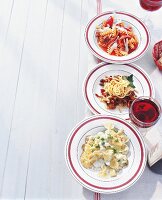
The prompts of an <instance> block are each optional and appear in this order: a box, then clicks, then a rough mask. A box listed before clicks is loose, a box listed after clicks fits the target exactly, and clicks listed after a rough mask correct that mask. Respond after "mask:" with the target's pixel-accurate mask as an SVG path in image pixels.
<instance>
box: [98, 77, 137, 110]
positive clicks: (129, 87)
mask: <svg viewBox="0 0 162 200" xmlns="http://www.w3.org/2000/svg"><path fill="white" fill-rule="evenodd" d="M100 86H101V87H102V89H101V95H98V94H96V96H97V97H98V98H99V99H100V101H101V102H104V103H105V104H106V105H107V108H108V109H115V108H116V107H117V106H121V107H125V106H127V107H129V106H130V104H131V103H132V101H133V100H134V99H135V98H136V94H135V86H134V84H133V75H130V76H121V75H116V76H109V77H107V76H106V77H105V78H104V79H101V80H100Z"/></svg>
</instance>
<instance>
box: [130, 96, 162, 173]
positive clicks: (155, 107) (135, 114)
mask: <svg viewBox="0 0 162 200" xmlns="http://www.w3.org/2000/svg"><path fill="white" fill-rule="evenodd" d="M129 116H130V119H131V121H132V122H133V124H134V125H135V126H137V127H138V128H139V130H142V129H148V128H150V127H152V126H154V125H155V124H156V123H157V122H158V120H159V119H160V116H161V106H160V104H159V103H158V102H157V101H156V100H155V99H154V98H152V97H139V98H137V99H135V100H134V101H133V102H132V104H131V106H130V108H129ZM148 167H149V168H150V169H151V171H152V172H155V173H157V174H161V175H162V159H160V160H159V161H157V162H156V163H155V164H153V165H152V166H149V165H148Z"/></svg>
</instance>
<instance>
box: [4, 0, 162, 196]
mask: <svg viewBox="0 0 162 200" xmlns="http://www.w3.org/2000/svg"><path fill="white" fill-rule="evenodd" d="M102 8H103V11H106V10H122V11H127V12H131V13H133V14H135V15H137V16H138V17H144V16H145V15H146V14H145V12H144V11H143V10H142V9H141V8H140V6H139V3H138V1H137V0H132V1H130V0H123V1H120V0H109V1H108V0H103V2H102ZM95 15H96V0H88V1H86V0H0V199H55V200H59V199H60V200H61V199H74V200H76V199H80V200H83V199H86V200H90V199H93V198H95V197H94V193H93V192H91V191H88V190H86V189H84V188H82V186H80V185H79V184H78V183H77V182H76V181H75V180H74V179H73V177H72V176H71V175H70V173H69V171H68V169H67V167H66V165H65V161H64V145H65V140H66V137H67V135H68V133H69V131H70V130H71V129H72V128H73V126H75V124H76V123H77V122H79V121H80V120H82V119H83V118H84V117H85V115H86V112H87V107H86V105H85V103H84V100H83V97H82V82H83V79H84V77H85V75H86V73H87V72H88V69H89V66H90V65H91V66H92V64H93V63H94V62H92V60H93V59H94V57H92V55H91V53H90V51H89V50H88V48H87V46H86V43H85V40H84V29H85V26H86V24H87V23H88V21H89V19H90V18H92V17H93V16H95ZM161 18H162V10H159V11H156V12H154V13H152V14H151V16H150V18H149V19H150V20H151V26H150V32H151V36H152V41H151V44H150V49H149V50H148V52H147V53H146V55H145V56H144V57H143V58H142V59H140V60H139V61H137V62H136V64H138V65H140V66H141V67H142V68H143V69H144V70H146V71H147V72H148V73H149V74H150V76H151V78H152V80H153V82H154V83H155V85H156V95H157V98H158V100H159V101H160V102H162V93H161V88H162V80H161V78H162V73H161V72H159V70H158V69H157V68H156V67H155V65H154V63H153V60H152V56H151V49H152V46H153V44H154V43H155V42H157V41H159V40H160V39H162V34H161V33H162V26H161ZM100 198H101V199H111V200H112V199H113V200H118V199H122V200H127V199H128V200H131V199H138V200H139V199H141V200H149V199H152V200H157V199H158V200H161V199H162V176H160V175H156V174H153V173H152V172H151V171H150V170H149V169H148V168H146V170H145V172H144V175H143V176H142V177H141V178H140V180H139V181H138V182H137V183H136V184H135V185H134V186H133V187H132V188H130V189H129V190H126V191H124V192H121V193H118V194H113V195H109V196H108V195H101V196H100Z"/></svg>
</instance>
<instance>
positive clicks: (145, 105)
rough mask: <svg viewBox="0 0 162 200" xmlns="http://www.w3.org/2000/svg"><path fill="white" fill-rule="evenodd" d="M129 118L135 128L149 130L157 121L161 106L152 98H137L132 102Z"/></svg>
mask: <svg viewBox="0 0 162 200" xmlns="http://www.w3.org/2000/svg"><path fill="white" fill-rule="evenodd" d="M129 116H130V119H131V121H132V122H133V123H134V124H135V125H136V126H137V127H140V128H149V127H151V126H153V125H155V124H156V123H157V121H158V120H159V118H160V116H161V106H160V104H159V103H158V102H157V101H156V100H155V99H153V98H152V97H139V98H137V99H135V100H134V101H133V102H132V104H131V106H130V109H129Z"/></svg>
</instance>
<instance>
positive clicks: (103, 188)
mask: <svg viewBox="0 0 162 200" xmlns="http://www.w3.org/2000/svg"><path fill="white" fill-rule="evenodd" d="M98 119H110V120H114V121H118V122H120V123H122V124H124V125H125V126H127V127H128V128H129V129H130V130H131V131H132V132H133V133H134V135H135V136H136V138H137V140H138V142H139V145H140V149H141V161H140V164H139V166H138V169H137V171H136V172H135V174H134V175H133V176H132V177H131V178H130V179H129V180H128V181H126V182H125V183H123V184H121V185H118V186H114V187H100V186H96V185H93V184H91V183H89V182H88V181H86V180H85V179H83V178H82V177H81V176H80V175H79V174H78V172H77V171H76V169H75V167H74V165H73V163H72V159H71V153H70V152H71V144H72V141H73V139H74V137H75V135H76V134H77V132H78V131H79V129H80V128H82V127H83V126H84V125H85V124H87V123H89V122H91V121H94V120H98ZM68 159H69V163H70V166H71V168H72V170H73V172H74V173H75V175H76V176H77V177H78V178H79V179H80V180H81V181H82V182H84V183H85V184H87V185H89V186H91V187H93V188H96V189H102V190H112V189H117V188H120V187H123V186H125V185H127V184H128V183H130V182H131V181H132V180H133V179H134V178H135V177H136V176H137V174H138V173H139V171H140V168H141V166H142V164H143V159H144V150H143V146H142V143H141V141H140V138H139V136H138V134H137V133H136V131H135V130H134V129H133V128H132V127H130V126H129V125H128V124H127V123H125V122H123V121H122V120H120V119H117V118H113V117H108V116H107V117H106V116H105V117H102V116H101V117H96V118H92V119H89V120H87V121H85V122H83V123H82V124H81V125H80V126H79V127H78V128H77V129H76V130H75V131H74V132H73V134H72V136H71V138H70V141H69V144H68Z"/></svg>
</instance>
